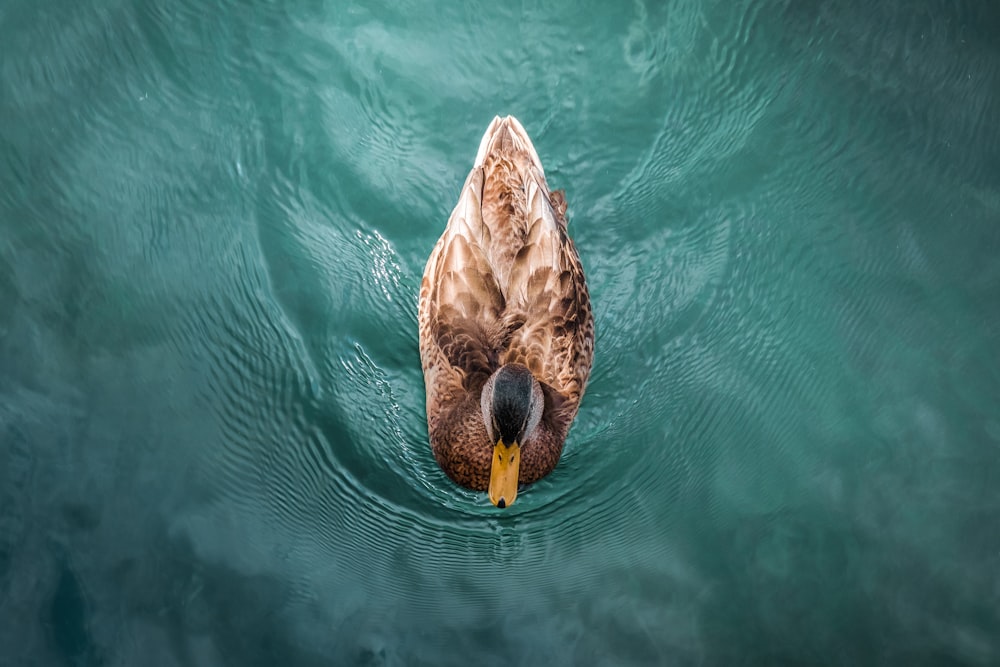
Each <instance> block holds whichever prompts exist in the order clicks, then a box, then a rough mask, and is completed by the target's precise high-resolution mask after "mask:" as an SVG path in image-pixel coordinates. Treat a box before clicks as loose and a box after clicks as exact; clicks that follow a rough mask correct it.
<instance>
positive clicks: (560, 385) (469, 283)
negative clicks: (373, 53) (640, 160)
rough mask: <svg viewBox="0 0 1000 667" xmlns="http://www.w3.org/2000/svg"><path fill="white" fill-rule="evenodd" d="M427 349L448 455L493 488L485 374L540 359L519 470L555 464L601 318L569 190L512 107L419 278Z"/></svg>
mask: <svg viewBox="0 0 1000 667" xmlns="http://www.w3.org/2000/svg"><path fill="white" fill-rule="evenodd" d="M419 320H420V358H421V364H422V366H423V371H424V380H425V384H426V389H427V425H428V429H429V434H430V441H431V448H432V450H433V452H434V456H435V458H436V459H437V461H438V463H439V464H440V465H441V467H442V468H443V469H444V471H445V472H446V473H447V474H448V475H449V476H450V477H451V478H452V479H453V480H455V481H456V482H457V483H459V484H461V485H463V486H467V487H469V488H473V489H480V490H485V489H486V488H487V486H488V484H489V482H490V466H491V460H492V459H491V457H492V456H493V446H494V444H495V443H494V442H493V438H491V437H490V432H488V430H487V425H486V424H485V423H484V412H483V410H485V406H483V407H482V409H481V403H480V397H481V394H482V392H483V386H484V385H485V384H486V382H487V380H488V379H489V378H490V376H491V375H492V374H493V373H494V372H495V371H497V369H498V368H500V367H501V366H503V365H504V364H521V365H523V366H526V367H527V368H528V369H530V371H531V373H532V375H534V377H535V379H536V380H537V381H538V383H539V384H540V386H541V390H542V394H543V396H544V411H543V412H542V417H541V421H540V423H539V424H538V427H537V428H535V429H534V430H533V431H532V432H531V435H530V437H526V438H525V440H524V442H522V443H521V449H520V455H521V459H520V481H521V482H522V483H530V482H533V481H535V480H537V479H539V478H541V477H543V476H545V475H546V474H548V473H549V472H550V471H551V470H552V469H553V468H554V467H555V465H556V463H557V462H558V460H559V455H560V453H561V451H562V446H563V442H564V440H565V438H566V433H567V431H568V430H569V427H570V424H571V423H572V421H573V418H574V417H575V416H576V412H577V407H578V406H579V403H580V399H581V397H582V396H583V392H584V389H585V388H586V385H587V377H588V376H589V374H590V366H591V361H592V359H593V351H594V320H593V316H592V314H591V308H590V297H589V295H588V293H587V285H586V281H585V280H584V275H583V268H582V266H581V265H580V259H579V257H578V256H577V252H576V248H575V247H574V246H573V242H572V241H571V240H570V238H569V236H568V235H567V233H566V200H565V197H564V196H563V193H562V192H561V191H556V192H550V191H549V188H548V185H547V183H546V181H545V175H544V172H543V170H542V165H541V162H540V160H539V158H538V154H537V153H536V152H535V149H534V146H532V144H531V140H530V139H529V138H528V135H527V133H526V132H525V131H524V128H523V127H521V124H520V123H519V122H518V121H517V120H516V119H515V118H513V117H512V116H507V117H506V118H503V119H501V118H499V117H498V118H495V119H494V120H493V122H492V123H491V125H490V127H489V129H488V130H487V131H486V134H485V136H484V137H483V140H482V143H481V145H480V148H479V153H478V155H477V156H476V162H475V166H474V167H473V169H472V172H471V173H470V174H469V177H468V178H467V179H466V181H465V185H464V187H463V188H462V192H461V195H460V197H459V201H458V205H457V206H456V207H455V209H454V211H453V212H452V214H451V218H450V219H449V220H448V226H447V228H446V229H445V231H444V234H443V235H442V236H441V238H440V240H438V242H437V245H435V247H434V250H433V251H432V252H431V256H430V258H429V259H428V261H427V266H426V268H425V270H424V277H423V281H422V283H421V286H420V305H419Z"/></svg>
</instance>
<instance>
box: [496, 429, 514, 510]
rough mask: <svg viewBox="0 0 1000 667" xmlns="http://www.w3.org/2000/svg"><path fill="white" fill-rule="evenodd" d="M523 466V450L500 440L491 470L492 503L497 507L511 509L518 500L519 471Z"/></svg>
mask: <svg viewBox="0 0 1000 667" xmlns="http://www.w3.org/2000/svg"><path fill="white" fill-rule="evenodd" d="M520 465H521V448H520V447H519V446H518V444H517V443H516V442H515V443H513V444H511V445H510V446H507V445H505V444H503V440H498V441H497V444H496V446H495V447H494V448H493V466H492V467H491V468H490V502H491V503H493V504H494V505H496V506H497V507H509V506H510V505H511V504H513V502H514V499H515V498H517V471H518V468H519V467H520Z"/></svg>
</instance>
